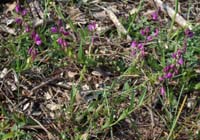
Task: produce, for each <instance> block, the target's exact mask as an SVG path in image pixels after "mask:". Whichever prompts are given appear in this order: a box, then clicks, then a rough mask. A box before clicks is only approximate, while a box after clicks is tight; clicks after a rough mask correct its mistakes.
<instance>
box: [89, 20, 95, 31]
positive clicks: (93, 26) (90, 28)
mask: <svg viewBox="0 0 200 140" xmlns="http://www.w3.org/2000/svg"><path fill="white" fill-rule="evenodd" d="M96 28H97V24H96V23H95V22H92V23H90V24H89V25H88V30H89V31H91V32H92V31H94V30H95V29H96Z"/></svg>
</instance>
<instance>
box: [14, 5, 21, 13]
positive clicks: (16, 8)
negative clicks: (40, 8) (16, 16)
mask: <svg viewBox="0 0 200 140" xmlns="http://www.w3.org/2000/svg"><path fill="white" fill-rule="evenodd" d="M15 11H16V13H19V12H20V11H21V7H20V5H19V4H17V5H16V7H15Z"/></svg>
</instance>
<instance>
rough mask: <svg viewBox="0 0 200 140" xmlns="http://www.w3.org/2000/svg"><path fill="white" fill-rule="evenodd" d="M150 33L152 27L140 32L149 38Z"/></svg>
mask: <svg viewBox="0 0 200 140" xmlns="http://www.w3.org/2000/svg"><path fill="white" fill-rule="evenodd" d="M149 32H150V27H146V28H145V29H141V30H140V33H141V35H143V36H147V35H148V34H149Z"/></svg>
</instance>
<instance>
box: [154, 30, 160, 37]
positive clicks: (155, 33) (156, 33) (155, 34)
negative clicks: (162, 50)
mask: <svg viewBox="0 0 200 140" xmlns="http://www.w3.org/2000/svg"><path fill="white" fill-rule="evenodd" d="M158 33H159V29H158V28H156V29H155V31H154V36H155V37H157V36H158Z"/></svg>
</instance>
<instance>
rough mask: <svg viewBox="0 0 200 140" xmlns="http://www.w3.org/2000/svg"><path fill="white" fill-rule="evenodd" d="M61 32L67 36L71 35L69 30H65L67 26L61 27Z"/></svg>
mask: <svg viewBox="0 0 200 140" xmlns="http://www.w3.org/2000/svg"><path fill="white" fill-rule="evenodd" d="M59 31H60V33H62V34H63V35H64V36H67V35H69V32H67V31H65V28H64V27H60V30H59Z"/></svg>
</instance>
